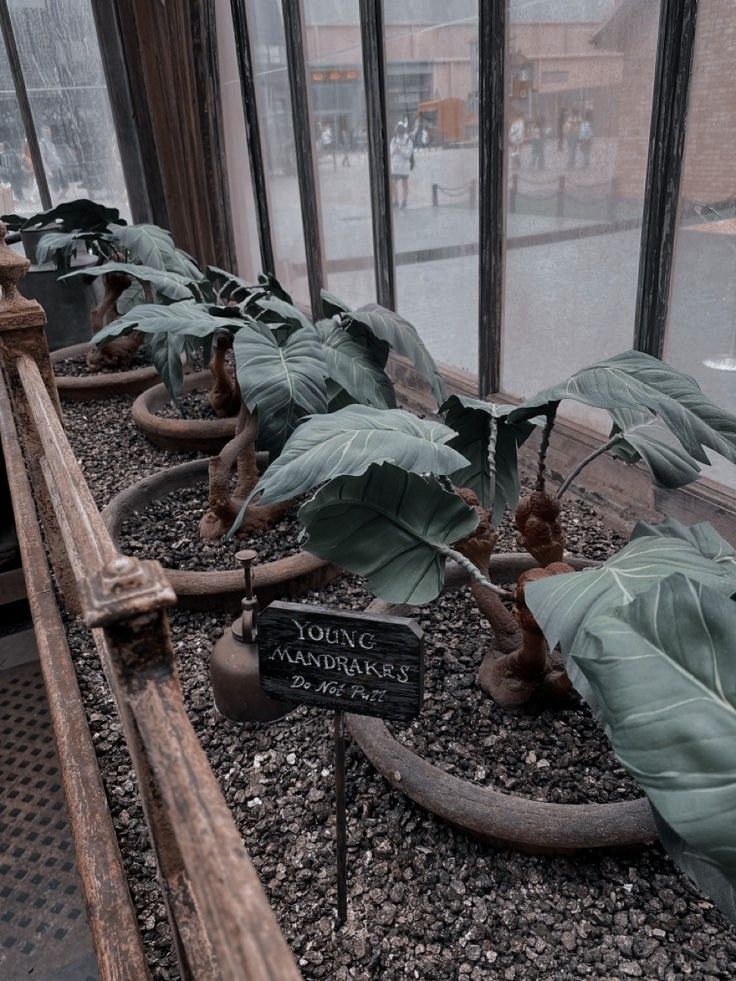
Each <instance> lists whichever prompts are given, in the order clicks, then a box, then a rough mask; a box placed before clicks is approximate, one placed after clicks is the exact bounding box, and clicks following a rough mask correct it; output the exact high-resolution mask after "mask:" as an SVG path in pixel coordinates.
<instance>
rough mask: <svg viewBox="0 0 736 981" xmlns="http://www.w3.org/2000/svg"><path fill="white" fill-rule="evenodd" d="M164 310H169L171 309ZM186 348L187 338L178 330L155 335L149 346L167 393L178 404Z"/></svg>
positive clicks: (153, 361) (182, 381)
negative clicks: (183, 355)
mask: <svg viewBox="0 0 736 981" xmlns="http://www.w3.org/2000/svg"><path fill="white" fill-rule="evenodd" d="M163 309H165V310H169V309H171V308H170V307H164V308H163ZM185 347H186V337H185V336H184V334H181V333H179V332H178V331H177V330H167V331H161V332H160V333H158V334H154V335H153V336H152V337H151V339H150V341H149V344H148V353H149V355H150V358H151V363H152V364H153V366H154V368H155V369H156V371H157V372H158V373H159V375H160V376H161V381H162V382H163V383H164V385H165V386H166V390H167V392H169V394H170V395H171V397H172V399H174V401H175V402H176V401H177V400H178V399H179V396H180V395H181V390H182V387H183V385H184V365H183V364H182V354H183V353H184V350H185Z"/></svg>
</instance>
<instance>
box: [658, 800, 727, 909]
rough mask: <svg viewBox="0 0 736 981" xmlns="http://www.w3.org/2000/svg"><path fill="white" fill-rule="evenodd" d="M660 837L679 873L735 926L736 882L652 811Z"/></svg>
mask: <svg viewBox="0 0 736 981" xmlns="http://www.w3.org/2000/svg"><path fill="white" fill-rule="evenodd" d="M652 814H653V815H654V823H655V824H656V825H657V833H658V834H659V838H660V841H661V842H662V844H663V845H664V848H665V851H666V852H667V854H668V855H669V857H670V858H671V859H672V861H673V862H674V863H675V864H676V865H678V866H679V867H680V871H682V872H684V873H685V875H686V876H687V877H688V878H689V879H690V880H691V881H692V882H694V883H695V885H697V886H699V887H700V889H701V890H702V891H703V892H704V893H705V895H706V896H708V897H709V898H710V899H711V900H712V901H713V902H714V903H715V904H716V906H717V907H718V909H719V910H720V911H721V913H723V915H724V916H725V917H726V918H727V919H729V920H730V921H731V922H732V923H736V882H734V880H733V878H731V880H730V881H729V879H728V878H727V877H726V875H725V874H724V873H723V872H721V870H720V869H719V868H718V867H717V866H715V865H712V864H711V862H709V861H708V859H707V858H705V857H704V856H702V855H699V854H698V853H697V852H696V851H694V850H693V849H692V848H691V847H690V846H689V845H688V844H687V842H686V841H685V840H684V839H683V838H681V837H680V835H678V834H677V832H676V831H674V830H673V829H672V828H671V827H670V826H669V824H667V822H666V821H665V820H664V819H663V818H662V817H661V815H659V814H658V813H657V810H656V808H654V807H653V808H652Z"/></svg>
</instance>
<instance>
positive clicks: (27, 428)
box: [0, 221, 79, 613]
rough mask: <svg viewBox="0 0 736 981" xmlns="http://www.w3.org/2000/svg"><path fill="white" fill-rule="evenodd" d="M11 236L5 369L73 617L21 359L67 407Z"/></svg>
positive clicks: (1, 284) (3, 299)
mask: <svg viewBox="0 0 736 981" xmlns="http://www.w3.org/2000/svg"><path fill="white" fill-rule="evenodd" d="M6 234H7V227H6V225H5V223H4V222H2V221H0V369H2V371H3V374H4V375H5V378H6V381H7V386H8V390H9V392H10V397H11V400H12V402H13V407H14V412H15V416H16V419H17V420H18V424H19V425H18V431H19V435H20V439H21V444H22V446H23V451H24V455H25V458H26V464H27V466H28V469H29V472H30V475H31V482H32V484H33V487H34V491H35V495H36V500H37V503H38V510H39V515H40V517H41V520H42V522H43V525H44V528H45V531H46V541H47V543H48V546H49V550H50V552H51V555H52V560H53V564H54V567H55V569H56V572H57V577H58V583H59V589H60V591H61V594H62V596H63V599H64V605H65V606H66V608H67V609H68V610H69V611H70V612H71V613H77V612H78V611H79V600H78V597H77V593H76V587H75V583H74V577H73V576H72V574H71V570H70V567H69V561H68V558H67V555H66V551H65V549H64V548H63V546H62V545H61V541H60V534H59V527H58V524H57V522H56V518H55V516H54V509H53V507H52V505H51V501H50V500H49V496H48V493H47V491H46V486H45V483H44V480H43V478H42V475H41V472H40V466H41V457H42V453H43V451H42V449H41V444H40V442H39V439H38V433H37V431H36V428H35V426H34V425H33V421H32V419H31V414H30V411H29V407H28V400H27V399H26V396H25V392H24V391H23V386H22V385H21V383H20V380H19V377H18V370H17V365H18V359H19V358H20V357H21V356H22V355H26V356H27V357H29V358H30V359H31V360H32V361H34V362H35V363H36V365H37V366H38V370H39V372H40V374H41V378H42V379H43V383H44V385H45V386H46V389H47V390H48V393H49V396H50V397H51V401H52V403H53V405H54V408H55V410H56V412H57V413H58V415H59V418H61V404H60V403H59V394H58V392H57V391H56V381H55V379H54V369H53V367H52V365H51V357H50V355H49V345H48V341H47V339H46V329H45V328H46V314H45V313H44V310H43V307H42V306H41V304H40V303H38V302H37V301H36V300H29V299H28V298H27V297H25V296H23V294H22V293H21V292H20V291H19V289H18V283H19V282H20V280H21V279H23V277H24V276H25V274H26V273H27V272H28V268H29V266H30V262H29V260H28V259H27V258H26V257H25V256H22V255H19V254H18V253H17V252H14V251H13V250H12V249H11V248H10V246H9V245H8V244H7V242H6V241H5V236H6Z"/></svg>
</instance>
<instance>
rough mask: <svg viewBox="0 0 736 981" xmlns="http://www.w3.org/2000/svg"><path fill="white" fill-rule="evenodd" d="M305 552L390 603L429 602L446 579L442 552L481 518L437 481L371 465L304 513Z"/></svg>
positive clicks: (340, 480) (334, 485) (336, 484)
mask: <svg viewBox="0 0 736 981" xmlns="http://www.w3.org/2000/svg"><path fill="white" fill-rule="evenodd" d="M299 517H300V519H301V521H302V523H303V525H304V528H305V529H306V533H307V537H306V541H305V543H304V547H305V548H306V549H307V550H308V551H310V552H313V553H314V554H315V555H318V556H319V557H320V558H323V559H326V560H328V561H330V562H335V563H337V564H338V565H341V566H342V567H343V568H345V569H347V570H348V571H350V572H353V573H355V574H357V575H359V576H365V577H366V578H367V580H368V586H369V588H370V589H371V591H372V592H373V593H374V594H375V595H376V596H379V597H380V598H381V599H384V600H386V601H387V602H389V603H413V604H416V605H420V604H422V603H428V602H429V601H430V600H433V599H434V598H435V597H436V596H438V595H439V593H440V591H441V589H442V585H443V582H444V577H445V557H444V555H443V553H442V549H443V547H447V546H448V545H450V544H452V543H453V542H456V541H459V540H460V539H461V538H465V537H466V536H467V535H470V534H471V533H472V532H473V531H474V529H475V527H476V526H477V524H478V517H477V515H476V513H475V512H474V511H473V510H472V508H469V507H468V506H467V505H466V504H464V503H463V502H462V501H461V500H460V498H459V497H458V496H457V495H456V494H451V493H448V491H446V490H444V489H443V488H442V486H441V485H440V484H439V483H438V482H437V480H435V478H434V477H430V478H429V479H425V478H423V477H420V476H418V475H417V474H413V473H407V472H406V470H402V469H401V468H400V467H397V466H394V464H392V463H382V464H373V465H372V466H371V467H369V469H368V470H367V471H366V472H365V473H364V474H361V476H359V477H336V478H335V479H334V480H331V481H330V482H329V483H328V484H326V485H325V486H324V487H323V488H322V489H321V490H320V491H318V492H317V494H315V496H314V497H313V498H312V500H311V501H308V502H307V503H306V504H304V505H303V506H302V507H301V508H300V510H299Z"/></svg>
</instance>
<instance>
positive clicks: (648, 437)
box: [611, 422, 700, 487]
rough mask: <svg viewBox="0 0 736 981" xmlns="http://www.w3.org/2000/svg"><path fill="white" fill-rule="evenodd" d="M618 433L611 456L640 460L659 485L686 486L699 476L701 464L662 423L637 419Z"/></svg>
mask: <svg viewBox="0 0 736 981" xmlns="http://www.w3.org/2000/svg"><path fill="white" fill-rule="evenodd" d="M617 428H618V427H616V429H617ZM621 437H622V439H621V442H620V443H618V444H617V445H616V446H614V447H613V449H612V451H611V452H612V453H613V454H614V456H617V457H619V458H620V459H622V460H624V461H625V462H626V463H636V462H637V461H638V460H643V461H644V463H646V465H647V467H648V468H649V471H650V473H651V475H652V477H653V478H654V481H655V483H657V484H659V485H660V486H661V487H685V486H686V485H687V484H691V483H692V482H693V481H694V480H697V479H698V477H699V476H700V466H699V465H698V464H697V463H696V462H695V461H694V460H693V458H692V457H691V456H690V454H689V453H688V452H687V451H686V450H684V449H683V448H682V446H681V445H680V444H679V443H678V442H677V441H676V440H675V439H674V437H673V436H671V435H670V434H669V433H668V432H667V431H666V430H664V429H663V427H662V425H661V423H658V422H645V423H640V424H639V425H636V426H632V427H630V428H628V429H627V430H626V431H625V432H624V433H622V434H621Z"/></svg>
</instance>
